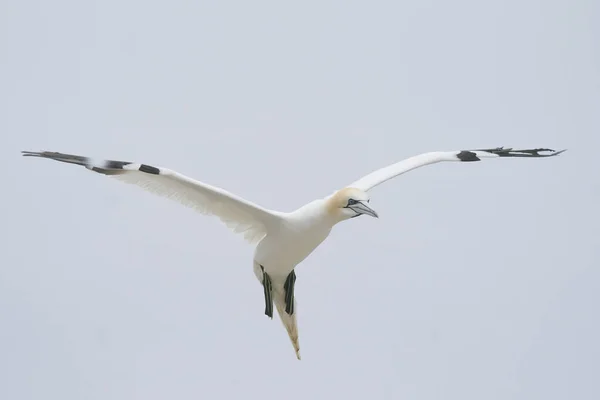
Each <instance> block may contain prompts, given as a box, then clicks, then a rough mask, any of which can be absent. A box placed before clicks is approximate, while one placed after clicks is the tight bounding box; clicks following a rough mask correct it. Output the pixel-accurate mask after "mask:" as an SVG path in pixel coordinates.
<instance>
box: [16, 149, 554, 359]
mask: <svg viewBox="0 0 600 400" xmlns="http://www.w3.org/2000/svg"><path fill="white" fill-rule="evenodd" d="M548 151H550V152H552V153H551V154H540V153H541V152H548ZM563 151H564V150H563ZM23 153H24V154H23V155H25V156H34V157H42V158H49V159H53V160H56V161H61V162H66V163H71V164H77V165H82V166H84V167H86V168H87V169H90V170H92V171H94V172H98V173H101V174H105V175H109V176H113V177H115V178H117V179H119V180H122V181H124V182H126V183H130V184H136V185H138V186H140V187H142V188H144V189H146V190H148V191H150V192H154V193H156V194H158V195H162V196H165V197H169V198H172V199H174V200H178V201H179V202H181V203H182V204H184V205H186V206H189V207H192V208H194V209H196V210H197V211H199V212H201V213H203V214H208V215H214V216H216V217H218V218H219V219H221V221H223V222H224V223H225V224H226V225H227V226H228V227H229V228H230V229H232V230H233V231H234V232H236V233H243V234H244V237H245V239H246V240H248V241H249V242H250V243H253V244H256V248H255V251H254V260H253V270H254V273H255V275H256V277H257V279H258V280H259V282H260V283H261V284H262V286H263V292H264V296H265V314H267V315H268V316H269V317H271V318H272V316H273V304H274V305H275V307H276V309H277V312H278V314H279V317H280V319H281V321H282V323H283V324H284V326H285V328H286V330H287V332H288V335H289V337H290V339H291V341H292V344H293V346H294V349H295V351H296V356H297V357H298V359H300V346H299V342H298V324H297V320H296V315H297V312H296V311H297V302H296V298H295V295H294V287H295V281H296V274H295V269H296V267H297V266H298V264H300V263H301V262H302V261H303V260H304V259H306V257H308V256H309V255H310V254H311V253H312V252H313V251H314V250H315V249H316V248H317V247H318V246H319V245H320V244H321V243H322V242H323V241H324V240H325V239H326V238H327V237H328V236H329V233H330V232H331V230H332V229H333V227H334V226H335V225H336V224H338V223H339V222H342V221H345V220H348V219H351V218H354V217H358V216H361V215H369V216H372V217H378V215H377V213H376V212H375V211H374V210H373V209H371V208H370V207H369V205H368V203H369V201H370V198H369V195H368V193H367V192H368V191H369V190H370V189H372V188H373V187H375V186H377V185H379V184H381V183H383V182H385V181H387V180H389V179H391V178H393V177H395V176H398V175H400V174H403V173H405V172H408V171H410V170H412V169H415V168H418V167H421V166H424V165H429V164H434V163H437V162H442V161H462V162H473V161H480V160H481V159H482V158H495V157H550V156H555V155H558V154H560V153H562V151H559V152H554V150H550V149H533V150H513V149H505V148H495V149H487V150H463V151H450V152H431V153H423V154H420V155H417V156H414V157H411V158H408V159H405V160H402V161H400V162H398V163H396V164H392V165H390V166H387V167H384V168H381V169H379V170H376V171H374V172H372V173H370V174H368V175H366V176H364V177H362V178H360V179H359V180H357V181H355V182H353V183H352V184H350V185H348V186H346V187H344V188H342V189H340V190H337V191H335V192H333V193H332V194H331V195H329V196H326V197H324V198H322V199H317V200H314V201H312V202H310V203H308V204H306V205H304V206H302V207H300V208H299V209H297V210H295V211H293V212H280V211H273V210H267V209H265V208H263V207H261V206H259V205H257V204H254V203H252V202H249V201H247V200H245V199H242V198H241V197H238V196H236V195H234V194H232V193H229V192H227V191H225V190H223V189H221V188H218V187H215V186H211V185H208V184H206V183H202V182H199V181H196V180H193V179H191V178H188V177H186V176H184V175H181V174H179V173H177V172H175V171H172V170H170V169H167V168H159V167H154V166H150V165H147V164H138V163H132V162H125V161H113V160H103V161H100V162H94V161H92V160H91V159H89V158H87V157H82V156H75V155H70V154H63V153H55V152H23Z"/></svg>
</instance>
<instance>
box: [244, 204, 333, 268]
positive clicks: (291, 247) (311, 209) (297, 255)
mask: <svg viewBox="0 0 600 400" xmlns="http://www.w3.org/2000/svg"><path fill="white" fill-rule="evenodd" d="M325 204H326V202H325V201H324V200H316V201H313V202H311V203H309V204H307V205H306V206H304V207H301V208H299V209H298V210H296V211H294V212H291V213H287V214H283V215H282V216H281V221H280V224H278V226H275V227H273V229H272V230H270V231H269V232H268V233H267V235H266V236H265V237H264V238H263V239H262V240H261V241H260V242H259V243H258V245H257V246H256V250H255V252H254V261H256V262H257V263H259V264H260V265H263V266H264V267H265V270H266V271H267V272H268V273H269V274H270V275H271V276H272V277H274V276H279V275H281V276H283V277H284V279H285V277H286V276H287V275H288V274H289V273H290V272H292V270H293V269H294V268H295V267H296V265H298V264H300V263H301V262H302V261H303V260H304V259H305V258H306V257H308V255H310V253H312V252H313V250H314V249H316V248H317V247H318V246H319V245H320V244H321V243H322V242H323V241H324V240H325V239H326V238H327V236H328V235H329V232H331V229H332V228H333V226H334V222H333V221H334V220H333V218H331V217H330V216H329V215H328V213H327V209H326V205H325Z"/></svg>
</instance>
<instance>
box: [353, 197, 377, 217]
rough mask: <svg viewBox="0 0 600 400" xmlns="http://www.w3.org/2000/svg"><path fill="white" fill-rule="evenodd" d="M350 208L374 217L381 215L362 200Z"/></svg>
mask: <svg viewBox="0 0 600 400" xmlns="http://www.w3.org/2000/svg"><path fill="white" fill-rule="evenodd" d="M349 208H350V209H352V210H354V211H356V212H357V213H358V214H366V215H370V216H371V217H374V218H379V215H377V213H376V212H375V210H373V209H372V208H371V207H369V206H368V205H366V204H365V203H363V202H362V201H359V202H358V203H356V204H353V205H351V206H349Z"/></svg>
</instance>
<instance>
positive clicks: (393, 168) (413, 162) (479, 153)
mask: <svg viewBox="0 0 600 400" xmlns="http://www.w3.org/2000/svg"><path fill="white" fill-rule="evenodd" d="M564 151H566V150H561V151H554V150H552V149H531V150H513V149H512V148H504V147H497V148H495V149H486V150H461V151H436V152H431V153H423V154H419V155H416V156H414V157H410V158H407V159H405V160H402V161H400V162H397V163H395V164H392V165H389V166H387V167H384V168H381V169H378V170H376V171H373V172H371V173H370V174H368V175H365V176H363V177H362V178H360V179H359V180H357V181H355V182H353V183H352V184H350V185H348V186H349V187H355V188H358V189H361V190H364V191H367V190H370V189H372V188H374V187H375V186H377V185H379V184H381V183H383V182H385V181H387V180H389V179H392V178H394V177H396V176H398V175H401V174H403V173H405V172H408V171H410V170H413V169H415V168H419V167H423V166H425V165H429V164H435V163H438V162H441V161H464V162H472V161H481V159H482V158H497V157H532V158H539V157H553V156H557V155H559V154H560V153H562V152H564ZM548 152H549V154H542V153H548Z"/></svg>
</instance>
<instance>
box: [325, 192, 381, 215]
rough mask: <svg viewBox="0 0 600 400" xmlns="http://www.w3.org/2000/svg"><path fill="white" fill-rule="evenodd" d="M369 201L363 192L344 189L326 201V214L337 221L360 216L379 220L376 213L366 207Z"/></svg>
mask: <svg viewBox="0 0 600 400" xmlns="http://www.w3.org/2000/svg"><path fill="white" fill-rule="evenodd" d="M369 200H370V199H369V195H368V194H367V193H366V192H365V191H363V190H360V189H357V188H351V187H350V188H344V189H341V190H338V191H337V192H335V193H334V194H333V196H331V197H330V198H329V199H327V212H328V213H329V214H330V215H332V216H333V217H334V218H335V219H337V220H339V221H344V220H346V219H350V218H354V217H358V216H360V215H370V216H371V217H375V218H379V216H378V215H377V213H376V212H375V211H374V210H373V209H372V208H371V207H369V206H368V205H367V203H368V202H369Z"/></svg>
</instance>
